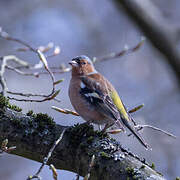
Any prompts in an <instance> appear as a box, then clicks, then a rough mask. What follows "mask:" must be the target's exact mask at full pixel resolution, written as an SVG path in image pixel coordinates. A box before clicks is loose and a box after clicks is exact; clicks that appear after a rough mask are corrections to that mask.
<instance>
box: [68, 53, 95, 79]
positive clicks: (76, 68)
mask: <svg viewBox="0 0 180 180" xmlns="http://www.w3.org/2000/svg"><path fill="white" fill-rule="evenodd" d="M69 64H70V65H71V66H72V75H80V76H82V75H88V74H91V73H93V72H96V70H95V68H94V65H93V63H92V61H91V60H90V58H88V57H87V56H84V55H82V56H78V57H75V58H73V59H72V60H71V61H70V62H69Z"/></svg>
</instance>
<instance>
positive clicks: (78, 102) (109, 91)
mask: <svg viewBox="0 0 180 180" xmlns="http://www.w3.org/2000/svg"><path fill="white" fill-rule="evenodd" d="M69 64H70V65H71V66H72V78H71V81H70V85H69V97H70V101H71V104H72V105H73V107H74V109H75V110H76V111H77V113H79V115H80V116H81V117H82V118H83V119H84V120H85V121H87V122H89V123H94V124H99V125H102V124H105V127H104V129H103V132H105V131H106V130H107V128H109V127H111V126H112V125H114V124H115V125H116V126H118V128H120V129H121V130H122V131H125V129H124V126H125V127H127V128H128V129H129V130H130V131H131V132H132V133H133V134H134V136H135V137H136V138H137V139H138V140H139V141H140V143H141V144H142V145H143V146H144V147H145V148H148V147H149V145H148V144H147V143H146V142H145V141H144V139H143V138H142V137H141V135H140V134H139V133H138V132H137V130H136V129H135V127H134V125H133V123H132V122H134V120H133V119H132V117H131V116H130V114H129V113H128V112H127V110H126V107H125V106H124V104H123V102H122V101H121V99H120V97H119V95H118V93H117V91H116V90H115V88H114V87H113V86H112V84H111V83H110V82H109V81H108V80H107V79H106V78H105V77H104V76H102V75H101V74H100V73H98V72H97V71H96V70H95V68H94V65H93V63H92V61H91V60H90V59H89V58H88V57H87V56H84V55H82V56H79V57H76V58H73V59H72V61H71V62H69Z"/></svg>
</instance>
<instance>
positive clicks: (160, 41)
mask: <svg viewBox="0 0 180 180" xmlns="http://www.w3.org/2000/svg"><path fill="white" fill-rule="evenodd" d="M114 1H115V3H116V4H117V5H118V6H117V7H119V10H120V11H121V10H122V7H123V8H124V9H125V10H126V12H127V14H128V15H129V17H130V18H132V19H133V20H134V21H135V23H136V24H137V25H138V26H139V28H140V29H141V30H142V31H143V32H144V33H145V35H146V36H147V37H148V38H149V40H150V41H151V43H152V44H153V46H154V47H156V48H157V49H158V50H159V51H160V52H161V53H162V54H163V55H164V56H165V57H166V58H164V60H166V62H167V63H168V64H169V65H170V67H171V68H172V70H173V71H174V73H175V74H176V78H177V80H178V85H179V87H180V51H179V50H178V49H177V43H178V41H179V39H180V30H179V29H177V28H176V27H175V26H173V25H170V24H169V23H168V22H167V21H166V20H165V19H164V17H163V16H162V14H161V12H160V10H159V9H158V8H157V7H156V6H155V5H154V4H153V3H152V2H151V1H150V0H145V1H144V0H114Z"/></svg>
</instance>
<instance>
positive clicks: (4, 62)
mask: <svg viewBox="0 0 180 180" xmlns="http://www.w3.org/2000/svg"><path fill="white" fill-rule="evenodd" d="M10 60H11V61H14V62H16V63H18V64H20V65H22V66H25V67H27V66H28V63H26V62H25V61H23V60H21V59H18V58H17V57H16V56H13V55H9V56H4V57H2V65H1V70H0V84H1V86H2V94H3V95H5V94H6V92H7V90H8V88H7V85H6V81H5V78H4V73H5V68H6V66H7V62H8V61H10Z"/></svg>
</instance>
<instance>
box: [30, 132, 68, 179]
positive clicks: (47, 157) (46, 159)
mask: <svg viewBox="0 0 180 180" xmlns="http://www.w3.org/2000/svg"><path fill="white" fill-rule="evenodd" d="M65 131H66V129H63V131H62V133H61V134H60V136H59V138H58V139H57V140H56V141H55V142H54V144H53V146H52V147H51V149H50V150H49V152H48V155H47V156H46V157H45V158H44V160H43V163H42V165H41V166H40V168H39V169H38V171H37V172H36V174H35V175H33V176H29V177H28V178H27V180H31V179H35V178H38V179H40V176H39V174H40V173H41V171H42V169H43V167H44V166H45V165H46V164H47V162H48V160H49V158H50V157H51V155H52V153H53V151H54V149H55V147H56V146H57V145H58V144H59V142H60V141H61V140H62V138H63V135H64V133H65Z"/></svg>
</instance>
